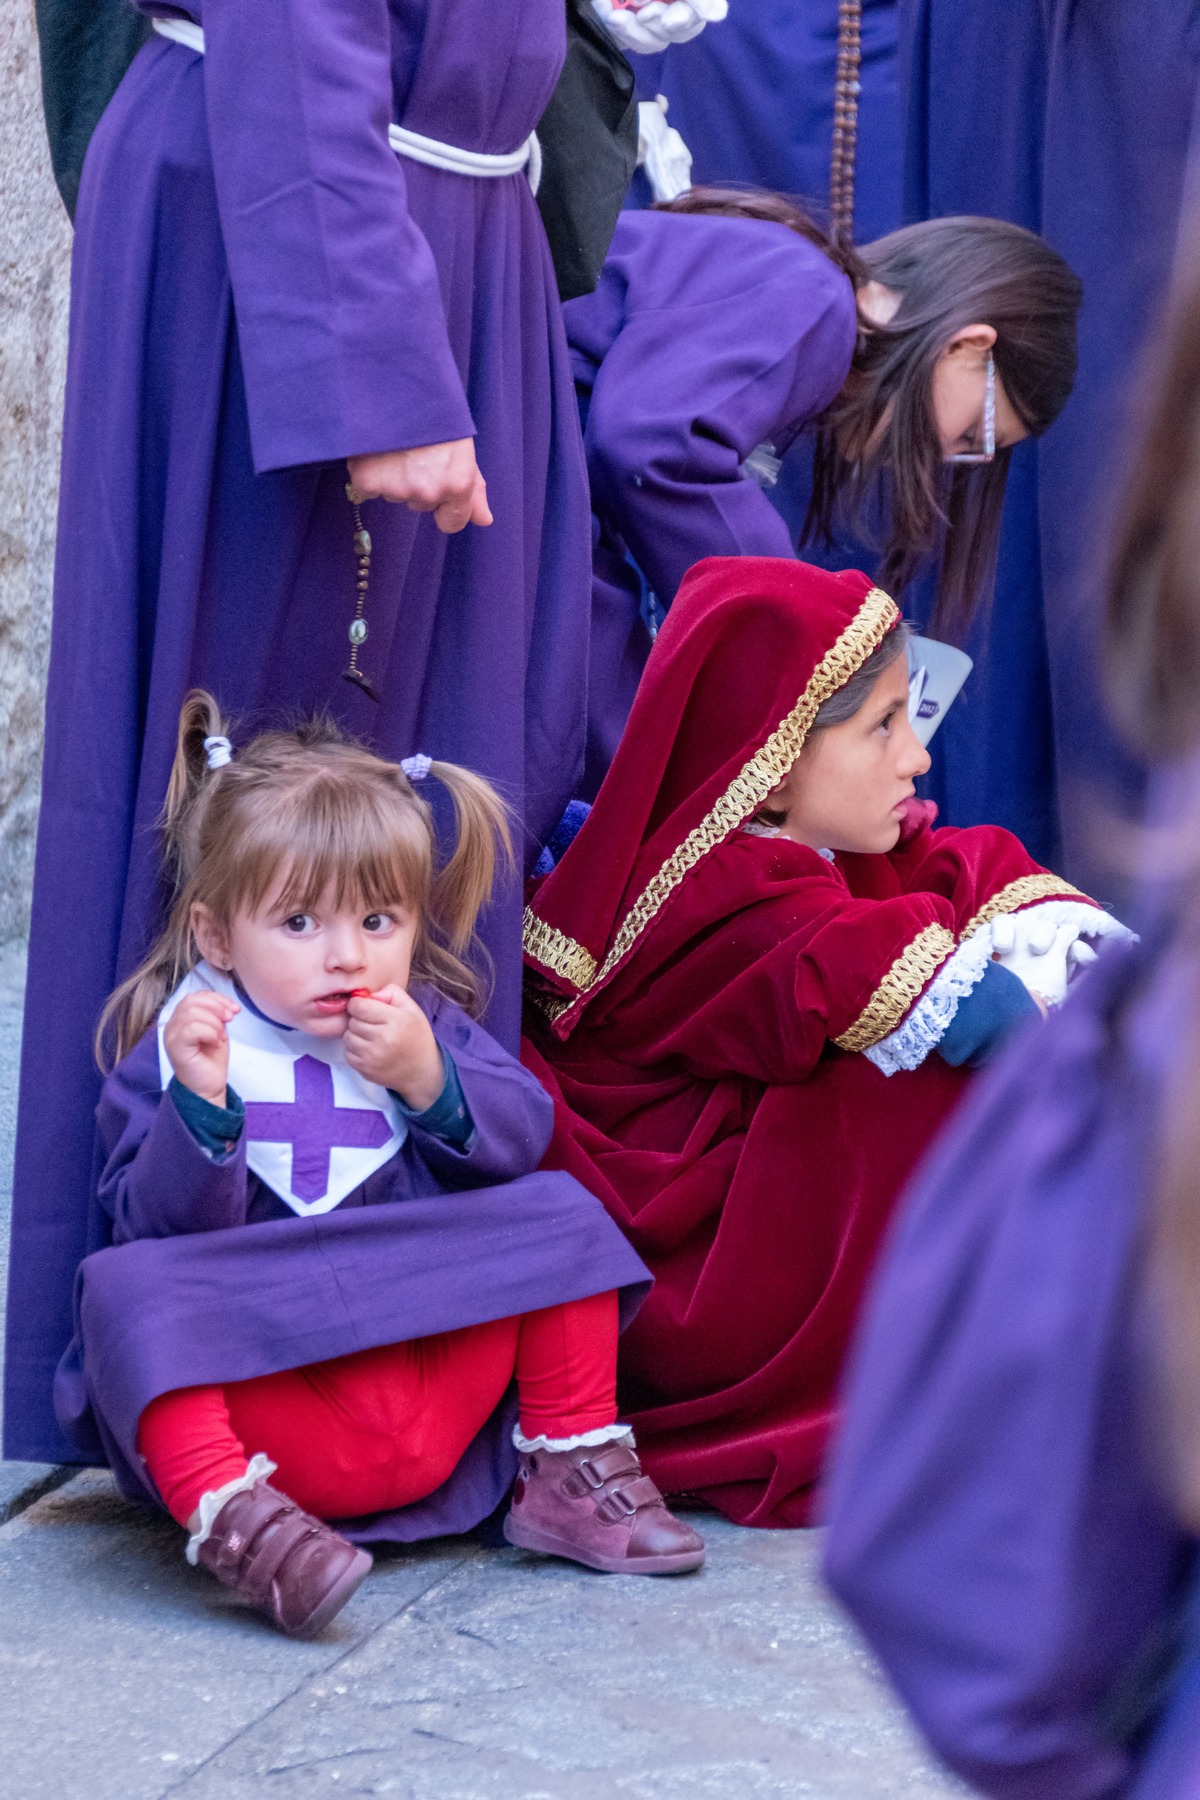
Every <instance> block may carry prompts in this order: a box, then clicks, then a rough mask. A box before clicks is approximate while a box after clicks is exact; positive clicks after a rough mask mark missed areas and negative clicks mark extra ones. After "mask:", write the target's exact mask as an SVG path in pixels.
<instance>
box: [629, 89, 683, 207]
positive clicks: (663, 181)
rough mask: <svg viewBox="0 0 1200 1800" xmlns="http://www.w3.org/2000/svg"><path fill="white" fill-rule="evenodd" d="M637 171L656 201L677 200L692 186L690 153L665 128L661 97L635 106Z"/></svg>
mask: <svg viewBox="0 0 1200 1800" xmlns="http://www.w3.org/2000/svg"><path fill="white" fill-rule="evenodd" d="M638 167H639V168H640V169H645V171H646V179H647V181H648V182H649V183H650V192H651V193H652V194H653V195H654V198H655V199H656V200H677V199H678V198H679V196H680V194H686V193H687V191H688V189H689V188H690V187H691V185H692V153H691V151H690V150H689V149H688V147H687V145H686V144H685V143H684V141H683V139H682V138H681V137H680V135H679V133H678V132H677V131H676V129H675V127H674V126H673V125H668V124H667V102H666V100H665V99H664V97H663V95H662V94H656V95H655V96H654V99H653V100H639V102H638Z"/></svg>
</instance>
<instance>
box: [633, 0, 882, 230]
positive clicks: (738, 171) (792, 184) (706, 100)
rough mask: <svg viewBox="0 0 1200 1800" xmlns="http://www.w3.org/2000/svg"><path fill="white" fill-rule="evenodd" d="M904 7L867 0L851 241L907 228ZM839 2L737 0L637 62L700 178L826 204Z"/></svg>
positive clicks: (645, 87)
mask: <svg viewBox="0 0 1200 1800" xmlns="http://www.w3.org/2000/svg"><path fill="white" fill-rule="evenodd" d="M897 38H898V32H897V21H896V0H863V9H862V65H861V69H860V73H859V79H860V82H861V86H862V92H861V93H860V94H859V97H858V154H857V158H856V180H855V209H854V235H855V237H856V239H857V240H858V242H859V243H862V244H865V243H869V242H870V240H871V239H872V238H877V237H882V236H883V234H884V233H885V232H887V231H892V230H893V229H894V228H895V227H896V226H897V225H898V224H899V223H900V203H901V196H900V186H901V159H900V158H899V156H898V155H897V145H898V143H899V139H900V90H899V81H898V70H897ZM836 66H837V7H836V5H823V4H822V5H818V4H814V0H734V4H731V6H730V8H729V14H728V17H726V18H725V19H723V20H722V21H721V23H720V24H719V25H710V26H708V27H707V29H706V30H704V31H702V32H701V33H700V35H699V37H696V38H693V39H692V41H691V42H690V43H688V44H677V45H674V46H673V47H672V48H671V49H670V50H668V51H666V52H665V54H664V55H662V56H661V57H650V58H643V57H635V58H634V70H635V73H636V74H637V77H638V92H639V93H640V94H642V95H644V96H645V97H646V98H650V97H651V96H653V95H654V94H656V93H659V94H663V95H665V96H666V98H667V100H668V101H669V103H670V113H669V122H670V123H671V124H672V125H674V126H675V127H676V128H677V129H678V130H679V131H680V132H681V133H682V135H683V138H684V141H685V143H686V144H687V146H688V149H689V150H690V151H691V152H692V158H693V162H692V181H693V183H694V184H695V185H696V186H700V185H702V184H704V183H708V182H725V181H735V182H748V183H750V184H752V185H753V186H755V187H768V188H775V189H776V190H777V191H778V192H780V193H784V194H794V195H796V196H797V197H798V198H800V199H802V200H808V201H811V202H812V203H814V205H815V206H816V208H817V209H818V211H819V213H820V215H821V216H824V212H825V209H827V207H828V204H829V160H830V151H831V146H832V142H833V86H834V73H835V69H836Z"/></svg>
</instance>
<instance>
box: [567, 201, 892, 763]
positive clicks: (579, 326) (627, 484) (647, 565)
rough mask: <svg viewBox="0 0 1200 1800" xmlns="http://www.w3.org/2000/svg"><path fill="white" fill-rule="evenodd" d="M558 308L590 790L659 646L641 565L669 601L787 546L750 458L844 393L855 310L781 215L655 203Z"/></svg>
mask: <svg viewBox="0 0 1200 1800" xmlns="http://www.w3.org/2000/svg"><path fill="white" fill-rule="evenodd" d="M564 313H565V316H566V320H567V336H568V339H569V340H570V345H571V360H572V365H573V367H574V371H575V385H576V390H577V392H578V394H579V397H580V407H581V410H582V412H583V418H584V445H585V448H586V451H587V465H588V478H589V481H590V484H591V496H592V512H593V524H592V546H593V549H592V649H591V663H590V670H589V687H588V766H587V783H586V789H587V791H588V792H589V793H593V794H594V792H595V790H596V788H597V787H598V786H599V783H600V779H601V778H602V776H603V775H604V773H605V771H606V769H607V767H608V764H609V762H610V761H611V760H612V755H613V751H614V750H615V749H616V746H617V740H618V739H619V737H620V735H621V732H622V730H623V729H624V725H625V720H626V718H627V717H628V714H629V708H630V706H631V704H632V702H633V695H634V693H635V691H636V689H637V683H638V679H639V677H640V675H641V671H642V668H643V666H644V664H645V660H646V657H647V655H648V653H649V649H650V636H649V633H648V631H647V629H646V626H645V624H644V623H643V620H642V612H641V608H642V584H641V581H640V580H639V577H638V571H639V570H640V571H641V574H642V576H644V577H645V581H646V583H647V584H648V586H649V587H650V588H651V589H652V591H653V593H654V595H655V597H656V599H657V600H658V602H659V604H660V605H661V606H663V607H667V606H669V605H670V603H671V601H672V600H673V599H674V597H675V590H676V588H677V587H678V586H679V583H680V582H681V581H682V579H683V577H684V575H685V574H686V572H687V570H688V569H690V568H691V566H692V564H693V563H695V562H699V561H700V560H701V558H702V557H706V556H794V555H795V553H796V552H795V545H794V544H793V543H792V540H791V536H790V534H789V531H788V528H787V526H786V524H785V523H784V521H783V519H782V518H781V516H780V514H779V513H778V512H777V511H776V510H775V508H774V506H772V504H771V502H770V501H769V500H768V499H767V496H766V494H765V493H764V492H763V491H762V488H761V487H760V486H759V485H758V484H757V482H756V481H755V480H754V479H752V477H751V476H749V475H748V474H747V473H746V472H745V471H744V469H743V466H742V465H743V464H744V462H745V460H746V458H747V457H748V456H750V455H751V453H752V452H753V451H754V450H755V449H756V448H757V447H758V445H760V444H763V443H766V444H769V445H771V446H772V447H773V449H774V450H775V451H776V452H777V453H779V454H780V455H781V454H782V452H783V451H784V449H786V447H787V445H788V444H789V443H790V442H791V441H792V439H793V438H794V437H795V436H796V434H797V433H798V432H799V431H800V429H801V428H802V426H804V425H805V424H806V423H807V422H808V421H809V420H811V419H813V418H815V417H816V415H817V414H818V413H821V412H823V411H824V409H825V408H826V407H827V406H828V405H829V403H830V401H831V400H833V399H834V397H835V396H836V394H837V393H838V391H839V389H840V388H841V386H842V384H843V382H844V381H845V379H846V376H847V374H848V373H849V369H850V358H851V356H852V355H853V352H854V341H855V334H856V331H857V323H858V322H857V314H856V312H855V305H854V292H853V289H852V288H851V285H850V282H849V280H848V279H847V277H846V276H845V275H843V274H842V272H841V270H840V269H838V268H837V267H836V266H835V265H834V264H833V263H832V262H830V260H829V258H828V257H827V256H825V255H823V254H822V252H821V251H820V250H818V249H817V248H816V246H815V245H814V244H810V243H808V242H807V241H806V240H805V239H804V238H802V237H800V236H798V235H797V233H796V232H794V231H792V230H791V229H790V228H789V227H788V226H786V225H775V224H771V223H768V222H767V221H765V220H759V219H730V218H722V217H713V216H709V215H706V214H687V213H661V212H626V213H622V215H621V218H620V220H619V221H618V224H617V229H616V233H615V235H614V237H613V242H612V248H611V250H610V251H609V254H608V259H607V261H606V263H605V265H604V272H603V274H602V275H601V278H600V283H599V286H598V287H597V289H596V291H595V293H593V294H586V295H584V297H583V298H582V299H579V300H571V301H569V302H568V304H567V305H566V307H565V308H564ZM630 559H632V562H633V563H634V564H636V568H634V567H633V566H631V560H630Z"/></svg>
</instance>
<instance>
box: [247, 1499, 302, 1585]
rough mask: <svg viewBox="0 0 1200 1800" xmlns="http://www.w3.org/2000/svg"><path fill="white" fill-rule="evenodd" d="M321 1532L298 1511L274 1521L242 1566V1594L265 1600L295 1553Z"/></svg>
mask: <svg viewBox="0 0 1200 1800" xmlns="http://www.w3.org/2000/svg"><path fill="white" fill-rule="evenodd" d="M320 1530H321V1527H320V1526H319V1525H318V1524H317V1523H316V1522H315V1520H313V1519H310V1518H309V1517H308V1514H307V1513H302V1512H300V1510H299V1509H298V1508H297V1509H296V1510H295V1511H294V1512H291V1513H289V1514H288V1515H286V1516H285V1517H281V1518H277V1519H272V1520H271V1522H270V1524H269V1525H268V1526H267V1528H266V1530H265V1531H263V1532H261V1533H260V1534H259V1536H258V1538H257V1539H256V1540H255V1543H254V1548H253V1551H252V1553H251V1554H250V1556H248V1557H247V1559H246V1561H245V1563H244V1564H243V1566H242V1572H241V1578H240V1582H239V1586H240V1587H241V1589H242V1591H243V1592H244V1593H245V1594H247V1595H249V1596H251V1597H253V1598H254V1599H256V1600H261V1601H265V1600H266V1598H267V1596H268V1594H269V1593H270V1591H271V1583H272V1582H273V1581H274V1579H275V1577H276V1576H277V1575H278V1573H279V1571H280V1568H281V1567H282V1565H283V1563H284V1562H285V1561H286V1560H287V1558H288V1557H289V1556H290V1555H291V1553H292V1551H293V1550H294V1549H295V1548H296V1546H297V1545H298V1544H301V1543H303V1541H304V1539H305V1538H307V1537H313V1536H314V1535H316V1534H319V1532H320Z"/></svg>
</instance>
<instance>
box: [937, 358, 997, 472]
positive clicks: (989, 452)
mask: <svg viewBox="0 0 1200 1800" xmlns="http://www.w3.org/2000/svg"><path fill="white" fill-rule="evenodd" d="M995 457H996V363H995V359H994V358H993V356H992V353H991V351H990V350H989V351H988V353H987V381H986V384H985V386H984V390H983V449H982V450H959V451H958V452H957V453H956V454H955V455H954V456H948V457H947V458H946V461H947V462H952V463H990V462H994V461H995Z"/></svg>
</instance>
